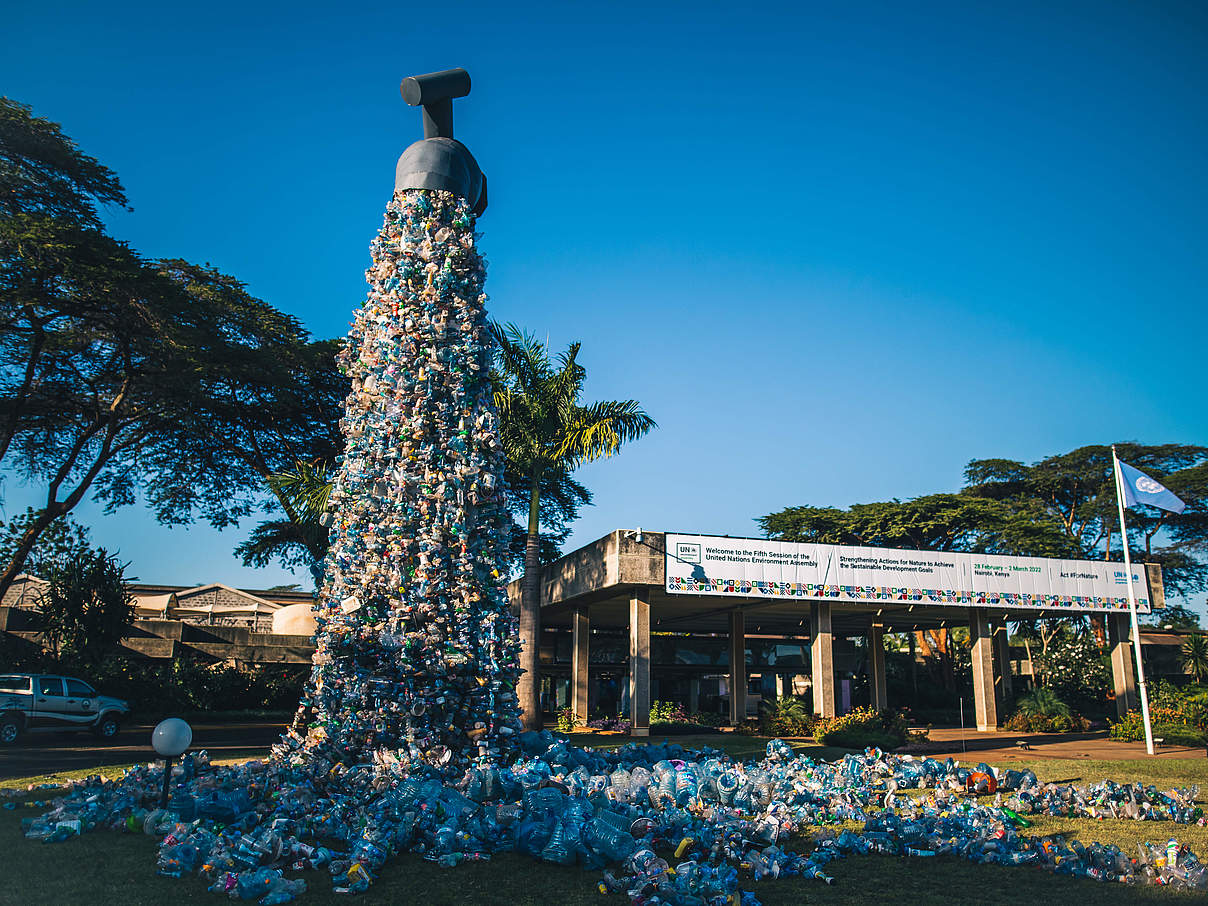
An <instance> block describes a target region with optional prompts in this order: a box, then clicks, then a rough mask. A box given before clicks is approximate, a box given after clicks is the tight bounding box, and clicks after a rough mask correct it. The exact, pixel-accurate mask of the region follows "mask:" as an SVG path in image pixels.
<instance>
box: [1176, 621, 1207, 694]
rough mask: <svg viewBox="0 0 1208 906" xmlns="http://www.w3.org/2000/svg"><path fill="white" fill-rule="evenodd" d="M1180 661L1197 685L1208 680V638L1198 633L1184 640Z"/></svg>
mask: <svg viewBox="0 0 1208 906" xmlns="http://www.w3.org/2000/svg"><path fill="white" fill-rule="evenodd" d="M1179 660H1180V662H1181V663H1182V665H1183V670H1185V671H1186V672H1187V673H1188V674H1190V675H1191V676H1193V677H1195V681H1196V682H1197V683H1202V682H1204V680H1205V679H1208V636H1206V635H1203V634H1201V633H1197V634H1195V635H1191V636H1188V637H1187V638H1186V639H1184V640H1183V648H1182V650H1181V651H1180V652H1179Z"/></svg>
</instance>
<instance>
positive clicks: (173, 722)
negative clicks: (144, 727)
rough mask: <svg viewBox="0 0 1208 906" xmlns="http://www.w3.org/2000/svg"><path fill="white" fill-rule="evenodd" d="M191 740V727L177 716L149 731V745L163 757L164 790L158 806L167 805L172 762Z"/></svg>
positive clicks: (163, 721)
mask: <svg viewBox="0 0 1208 906" xmlns="http://www.w3.org/2000/svg"><path fill="white" fill-rule="evenodd" d="M192 742H193V728H192V727H190V726H189V725H188V724H187V723H185V722H184V721H183V720H181V719H180V718H179V717H169V718H168V719H167V720H161V721H160V722H159V723H158V724H156V725H155V729H154V730H152V731H151V747H152V748H153V749H155V751H156V752H157V753H159V754H160V755H162V756H163V757H164V792H163V795H162V796H160V800H159V807H160V808H161V809H162V808H167V807H168V787H169V785H170V784H171V782H172V762H173V761H174V760H176V759H177V758H179V757H180V756H181V755H183V754H184V752H185V750H186V749H188V748H189V745H190V744H191V743H192Z"/></svg>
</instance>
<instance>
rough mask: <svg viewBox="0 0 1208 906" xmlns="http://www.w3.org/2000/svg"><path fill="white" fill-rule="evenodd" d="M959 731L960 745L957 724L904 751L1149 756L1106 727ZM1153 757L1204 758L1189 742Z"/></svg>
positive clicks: (986, 756)
mask: <svg viewBox="0 0 1208 906" xmlns="http://www.w3.org/2000/svg"><path fill="white" fill-rule="evenodd" d="M963 735H964V745H963V746H962V742H961V737H962V730H961V729H960V727H935V728H933V729H932V730H931V734H930V741H929V742H927V743H924V744H922V745H920V746H917V747H915V746H912V747H910V749H908V750H907V751H910V752H912V753H913V754H916V755H928V756H930V757H932V758H947V757H948V756H952V757H953V758H957V759H960V760H962V761H967V760H969V759H970V758H971V757H973V756H977V759H978V760H979V761H987V762H991V763H997V762H1003V761H1011V760H1013V759H1014V760H1030V759H1033V758H1069V759H1078V758H1091V759H1095V760H1099V761H1119V760H1123V759H1131V758H1148V757H1149V756H1147V755H1146V754H1145V743H1143V742H1117V741H1116V740H1114V739H1108V738H1107V731H1106V730H1098V731H1094V732H1089V733H1015V732H1011V731H1009V730H995V731H993V732H989V733H978V732H977V731H976V730H969V729H965V730H964V731H963ZM1019 741H1024V742H1026V743H1027V744H1028V745H1029V746H1030V747H1031V748H1030V749H1024V748H1022V747H1020V746H1018V745H1016V743H1017V742H1019ZM1154 757H1155V758H1204V757H1205V749H1204V748H1203V747H1192V746H1174V745H1171V746H1160V747H1158V749H1157V751H1156V752H1155V754H1154Z"/></svg>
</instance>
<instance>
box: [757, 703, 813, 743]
mask: <svg viewBox="0 0 1208 906" xmlns="http://www.w3.org/2000/svg"><path fill="white" fill-rule="evenodd" d="M813 731H814V716H813V714H812V713H811V712H810V710H809V709H808V708H807V707H806V705H805V702H804V701H802V700H801V699H800V698H798V697H797V696H795V695H782V696H779V697H778V698H769V699H764V700H763V702H761V703H760V708H759V732H760V733H763V734H764V735H767V736H810V735H812V734H813Z"/></svg>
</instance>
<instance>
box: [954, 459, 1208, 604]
mask: <svg viewBox="0 0 1208 906" xmlns="http://www.w3.org/2000/svg"><path fill="white" fill-rule="evenodd" d="M1116 450H1117V453H1118V454H1119V456H1120V458H1121V459H1123V460H1125V461H1127V462H1128V463H1130V464H1131V465H1134V466H1136V467H1137V468H1139V469H1141V470H1143V471H1144V472H1146V473H1148V474H1149V475H1151V476H1152V477H1153V478H1156V479H1157V480H1158V481H1160V482H1161V483H1162V484H1164V485H1165V486H1166V487H1168V488H1170V489H1171V490H1172V491H1174V492H1175V493H1176V494H1178V495H1179V496H1180V497H1182V498H1183V500H1185V501H1186V502H1187V509H1186V510H1184V512H1183V513H1169V512H1167V511H1165V510H1160V509H1157V508H1156V507H1149V506H1140V507H1135V508H1132V509H1130V510H1129V515H1128V532H1129V547H1130V548H1131V550H1132V551H1133V552H1134V553H1135V554H1136V555H1137V559H1138V560H1142V561H1145V562H1148V563H1158V564H1161V566H1162V573H1163V581H1164V583H1165V585H1166V587H1167V589H1168V590H1169V591H1171V592H1172V593H1174V594H1177V595H1181V596H1184V597H1186V596H1187V595H1191V594H1195V593H1196V592H1200V591H1204V590H1205V589H1208V562H1206V561H1205V559H1204V554H1205V553H1208V447H1201V446H1194V445H1191V444H1155V445H1145V444H1136V443H1120V444H1116ZM965 480H966V483H967V486H966V488H965V490H964V492H963V493H965V494H969V495H973V496H976V497H981V498H987V499H993V500H999V501H1002V502H1006V503H1017V504H1027V505H1030V506H1033V507H1035V508H1037V509H1038V510H1039V511H1040V512H1041V513H1042V514H1043V516H1044V517H1045V518H1046V519H1047V521H1048V522H1049V523H1050V524H1052V525H1056V526H1059V527H1060V529H1061V531H1062V532H1064V533H1065V535H1066V536H1067V537H1068V538H1069V539H1070V541H1071V542H1072V543H1073V544H1074V545H1075V546H1076V549H1077V554H1076V556H1079V557H1085V558H1087V559H1093V558H1095V557H1104V558H1105V559H1113V558H1115V557H1122V556H1123V554H1122V544H1121V542H1120V537H1119V531H1118V525H1119V522H1118V516H1117V510H1116V488H1115V482H1114V476H1113V470H1112V453H1111V447H1110V446H1107V445H1102V444H1099V445H1092V446H1086V447H1079V448H1078V449H1077V450H1072V451H1070V452H1069V453H1062V454H1059V455H1057V456H1050V457H1047V458H1045V459H1042V460H1040V461H1039V462H1035V463H1033V464H1031V465H1025V464H1024V463H1021V462H1016V461H1015V460H1009V459H978V460H974V461H973V462H971V463H969V465H968V467H967V468H966V469H965Z"/></svg>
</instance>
